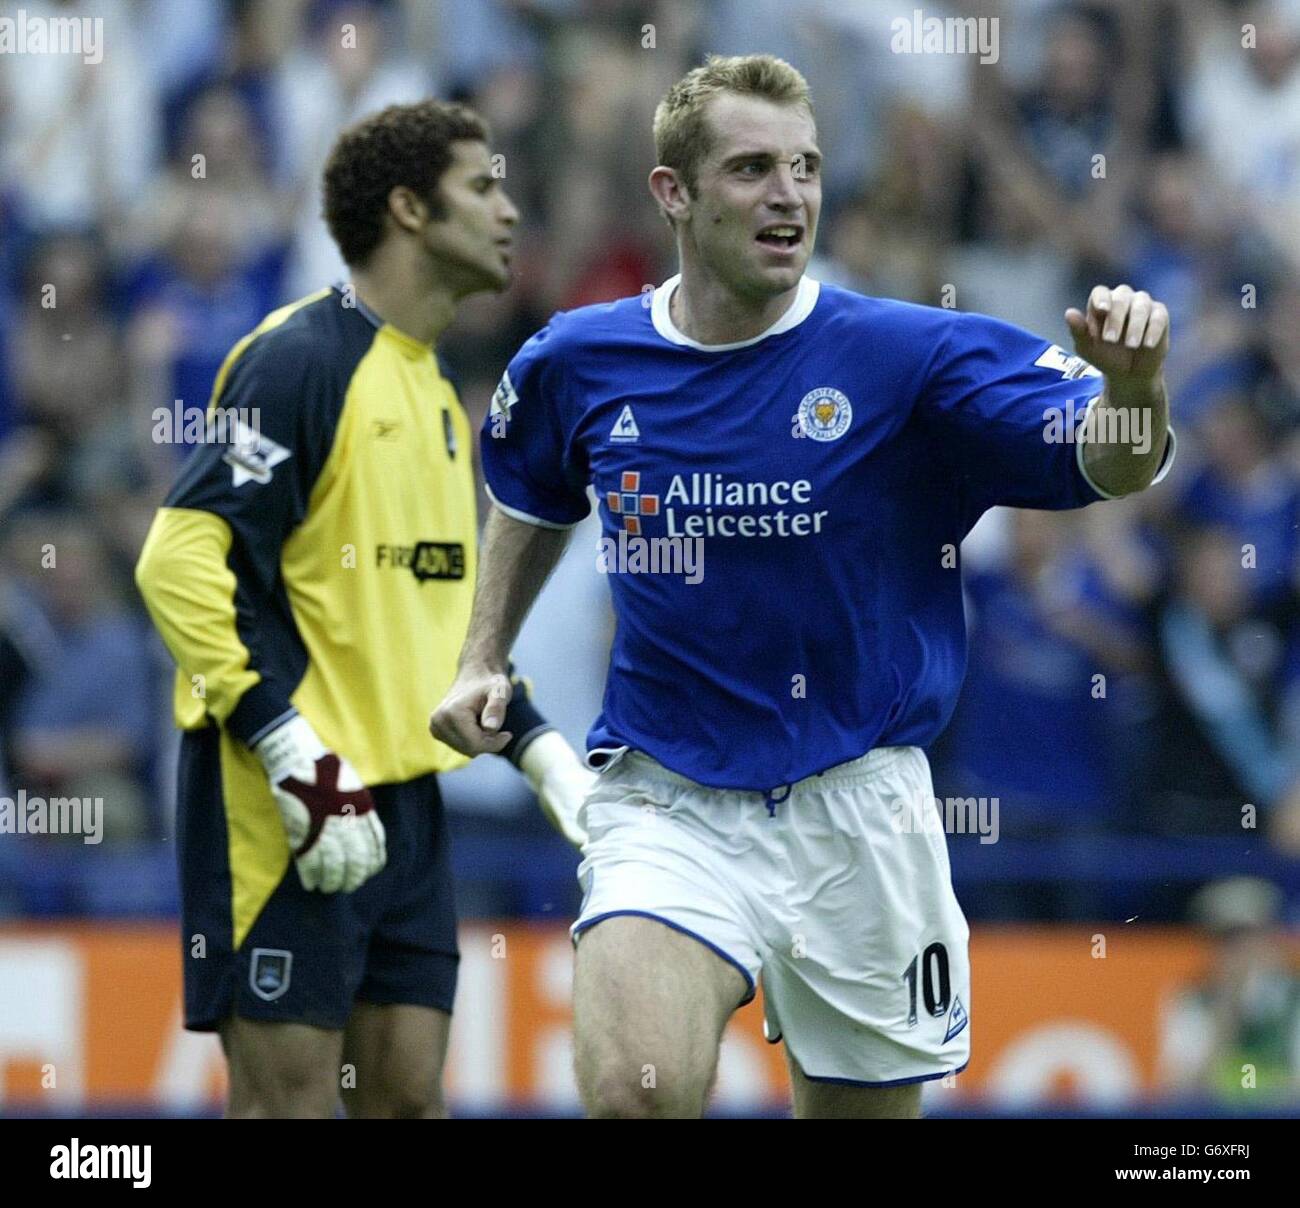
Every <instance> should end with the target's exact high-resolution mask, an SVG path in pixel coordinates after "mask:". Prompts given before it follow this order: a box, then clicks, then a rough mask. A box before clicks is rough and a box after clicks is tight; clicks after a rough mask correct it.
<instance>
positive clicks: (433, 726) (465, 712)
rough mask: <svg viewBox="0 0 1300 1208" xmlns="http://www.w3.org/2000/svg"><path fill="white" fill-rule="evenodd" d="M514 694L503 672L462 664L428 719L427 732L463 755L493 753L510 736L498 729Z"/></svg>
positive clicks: (506, 743) (498, 749)
mask: <svg viewBox="0 0 1300 1208" xmlns="http://www.w3.org/2000/svg"><path fill="white" fill-rule="evenodd" d="M513 694H514V687H513V686H512V685H511V683H510V677H509V676H508V675H506V674H505V673H504V672H497V671H475V670H471V669H469V668H465V667H462V668H461V670H460V674H459V675H457V677H456V682H455V683H454V684H452V686H451V688H450V690H449V691H448V692H447V695H446V696H444V697H443V698H442V703H441V704H440V705H439V706H438V707H437V708H436V709H435V710H434V711H433V715H432V716H431V717H430V718H429V733H430V734H432V735H433V736H434V738H436V739H437V740H438V741H439V742H445V743H446V744H447V745H448V746H449V747H451V748H452V749H453V750H456V751H459V752H460V753H461V754H462V755H470V756H474V755H483V754H485V753H490V754H493V755H495V754H496V753H497V752H499V751H502V750H504V749H505V747H506V746H507V745H508V744H509V742H510V739H511V738H512V737H513V735H512V734H510V732H509V731H503V730H502V729H501V725H502V723H503V722H504V721H505V718H506V706H507V705H509V704H510V698H511V696H512V695H513Z"/></svg>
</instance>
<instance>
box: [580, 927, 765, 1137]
mask: <svg viewBox="0 0 1300 1208" xmlns="http://www.w3.org/2000/svg"><path fill="white" fill-rule="evenodd" d="M747 989H748V987H747V986H746V984H745V979H744V978H743V977H742V976H741V975H740V972H739V971H738V970H737V969H736V968H735V967H733V966H732V965H730V964H728V963H727V962H726V961H724V960H723V959H722V958H721V957H719V956H717V955H716V954H715V953H713V952H712V951H710V950H709V949H708V948H707V947H705V946H704V945H703V944H702V943H700V942H699V941H698V940H695V939H692V938H691V937H690V936H687V935H683V934H682V933H681V932H678V931H674V930H673V929H672V928H671V927H667V926H665V925H664V924H663V923H659V922H656V921H655V920H653V919H647V918H641V917H637V916H631V915H621V916H617V917H615V918H610V919H605V920H604V921H603V922H600V923H597V924H596V925H595V926H593V927H591V928H589V929H588V930H587V931H585V932H583V933H582V935H581V936H580V938H579V940H578V951H577V957H576V968H575V973H574V990H573V1000H574V1045H575V1053H576V1066H577V1075H578V1089H579V1091H580V1092H581V1094H582V1101H583V1105H584V1106H585V1107H586V1109H587V1113H588V1115H590V1116H594V1117H623V1118H650V1117H661V1118H682V1117H687V1118H695V1117H698V1116H700V1115H701V1114H703V1111H704V1104H705V1101H706V1099H707V1098H708V1093H709V1089H710V1087H711V1086H712V1084H713V1076H714V1072H715V1070H716V1068H717V1063H718V1048H719V1045H720V1044H721V1041H722V1031H723V1028H724V1027H725V1026H726V1023H727V1020H728V1019H729V1018H730V1016H731V1013H732V1012H733V1011H734V1010H735V1009H736V1007H737V1006H738V1005H739V1003H740V1001H741V1000H742V999H743V998H744V997H745V994H746V991H747Z"/></svg>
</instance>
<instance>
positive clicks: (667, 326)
mask: <svg viewBox="0 0 1300 1208" xmlns="http://www.w3.org/2000/svg"><path fill="white" fill-rule="evenodd" d="M681 279H682V275H681V273H678V274H677V275H676V276H675V277H669V278H668V280H667V281H665V282H664V283H663V284H662V285H661V286H659V288H658V289H656V290H655V292H654V297H653V299H652V300H651V304H650V321H651V322H652V323H654V325H655V331H657V332H658V333H659V334H660V335H661V336H663V338H664V339H665V340H667V341H668V342H669V343H671V344H682V345H685V346H686V347H687V348H698V349H700V350H701V351H702V352H730V351H731V350H732V349H734V348H748V347H749V346H750V345H751V344H757V343H758V342H759V340H766V339H767V337H768V336H779V335H780V334H781V333H782V332H783V331H789V330H790V328H792V327H798V326H799V324H800V323H802V322H803V321H804V320H805V319H806V318H807V317H808V316H809V315H810V314H812V310H813V307H814V306H816V305H817V298H818V296H819V295H820V293H821V288H822V287H821V282H820V281H814V280H813V279H812V278H811V277H809V276H806V275H805V276H803V277H800V278H799V287H798V292H797V293H796V294H795V298H794V303H793V305H791V306H790V307H788V308H787V310H786V312H785V314H783V315H782V316H781V317H780V318H779V319H777V321H776V322H775V323H773V324H772V326H771V327H769V328H768V329H767V330H766V331H764V332H761V333H760V334H759V335H756V336H753V337H751V338H750V339H748V340H738V341H736V343H734V344H701V343H700V342H699V341H698V340H692V339H691V337H690V336H688V335H684V334H683V333H682V332H681V331H679V330H678V328H677V324H676V323H674V322H673V320H672V315H671V314H670V312H669V303H670V302H671V301H672V297H673V291H674V290H675V289H676V288H677V285H678V283H679V282H680V281H681Z"/></svg>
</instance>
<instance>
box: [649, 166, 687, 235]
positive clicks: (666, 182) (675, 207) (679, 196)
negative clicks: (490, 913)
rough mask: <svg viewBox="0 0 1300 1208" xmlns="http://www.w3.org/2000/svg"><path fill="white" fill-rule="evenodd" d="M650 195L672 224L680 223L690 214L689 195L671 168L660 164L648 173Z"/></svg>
mask: <svg viewBox="0 0 1300 1208" xmlns="http://www.w3.org/2000/svg"><path fill="white" fill-rule="evenodd" d="M649 184H650V193H651V196H653V197H654V199H655V201H657V202H658V203H659V208H660V210H661V211H663V213H664V214H665V215H667V216H668V217H669V218H670V219H672V220H673V221H674V222H680V221H681V220H682V219H683V218H685V217H687V216H688V215H689V214H690V212H691V195H690V194H689V193H688V192H687V191H686V186H685V185H684V184H683V183H682V180H681V177H680V176H678V175H677V172H676V170H675V169H673V168H666V167H664V165H663V164H660V165H659V166H658V167H657V168H655V169H654V170H653V171H652V172H651V173H650V180H649Z"/></svg>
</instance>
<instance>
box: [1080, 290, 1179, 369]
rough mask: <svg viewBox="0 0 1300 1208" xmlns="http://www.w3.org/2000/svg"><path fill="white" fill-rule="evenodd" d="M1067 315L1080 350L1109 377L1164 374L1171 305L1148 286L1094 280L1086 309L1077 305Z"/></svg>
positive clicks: (1087, 359) (1082, 354)
mask: <svg viewBox="0 0 1300 1208" xmlns="http://www.w3.org/2000/svg"><path fill="white" fill-rule="evenodd" d="M1065 321H1066V322H1067V323H1068V324H1069V325H1070V333H1071V334H1072V335H1073V337H1074V350H1075V352H1077V353H1078V354H1079V355H1080V356H1081V357H1083V359H1084V360H1085V361H1088V362H1089V363H1090V364H1091V365H1093V366H1095V367H1096V368H1097V369H1100V370H1101V372H1102V373H1104V374H1105V375H1106V376H1107V377H1108V378H1118V379H1121V381H1122V380H1123V379H1129V380H1132V381H1143V380H1150V379H1153V378H1156V377H1158V376H1159V374H1160V371H1161V368H1162V366H1163V365H1164V361H1165V355H1166V354H1167V353H1168V352H1169V311H1168V309H1167V308H1166V307H1165V304H1164V303H1163V302H1157V301H1155V299H1154V298H1152V297H1151V295H1150V294H1149V293H1147V292H1146V290H1144V289H1140V290H1137V291H1136V292H1135V291H1134V290H1133V288H1132V287H1131V286H1128V285H1117V286H1115V288H1114V289H1110V288H1108V287H1107V286H1105V285H1098V286H1095V287H1094V288H1093V291H1092V293H1090V294H1089V295H1088V310H1087V313H1084V312H1083V311H1080V310H1077V309H1075V308H1074V307H1073V306H1072V307H1070V309H1069V310H1067V311H1066V312H1065Z"/></svg>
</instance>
